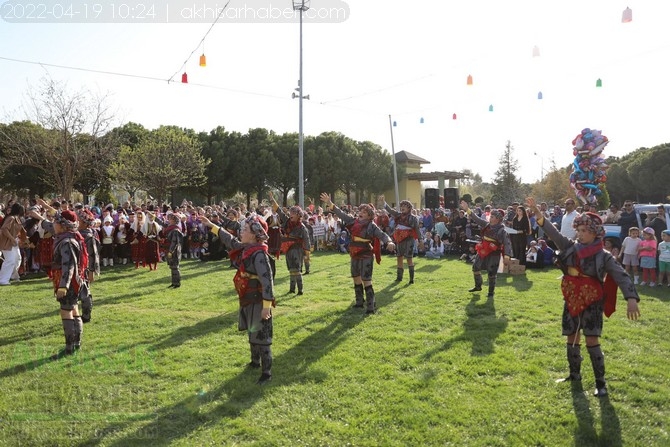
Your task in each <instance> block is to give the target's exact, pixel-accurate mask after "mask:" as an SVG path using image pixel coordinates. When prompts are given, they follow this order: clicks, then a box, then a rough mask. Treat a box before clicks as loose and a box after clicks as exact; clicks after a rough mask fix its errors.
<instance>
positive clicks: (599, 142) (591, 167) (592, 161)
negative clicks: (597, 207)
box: [570, 127, 609, 205]
mask: <svg viewBox="0 0 670 447" xmlns="http://www.w3.org/2000/svg"><path fill="white" fill-rule="evenodd" d="M607 143H609V140H608V139H607V137H606V136H605V135H603V134H601V133H600V131H599V130H596V129H589V128H588V127H587V128H586V129H584V130H582V131H581V133H580V134H579V135H577V136H576V137H575V139H574V140H572V145H573V146H574V147H573V149H572V153H573V155H574V156H575V161H574V162H573V163H572V174H570V185H571V186H572V188H573V189H574V190H575V193H576V194H577V198H579V200H581V201H582V202H583V203H584V205H586V204H587V203H596V202H597V201H598V196H599V195H601V194H602V193H603V192H602V191H601V190H600V186H601V185H602V184H603V183H605V182H606V181H607V175H606V174H605V172H606V171H607V168H608V166H607V164H606V163H605V159H604V158H603V153H602V152H603V149H605V146H607Z"/></svg>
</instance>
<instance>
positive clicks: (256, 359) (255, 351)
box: [249, 343, 261, 368]
mask: <svg viewBox="0 0 670 447" xmlns="http://www.w3.org/2000/svg"><path fill="white" fill-rule="evenodd" d="M249 350H250V351H251V362H249V367H250V368H260V367H261V346H260V345H255V344H253V343H249Z"/></svg>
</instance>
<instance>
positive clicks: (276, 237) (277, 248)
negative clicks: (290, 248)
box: [265, 212, 281, 280]
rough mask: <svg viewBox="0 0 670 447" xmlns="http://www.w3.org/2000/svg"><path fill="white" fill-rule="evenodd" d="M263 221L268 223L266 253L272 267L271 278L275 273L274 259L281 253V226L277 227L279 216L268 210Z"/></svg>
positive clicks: (273, 277)
mask: <svg viewBox="0 0 670 447" xmlns="http://www.w3.org/2000/svg"><path fill="white" fill-rule="evenodd" d="M265 223H266V224H267V225H268V242H267V243H268V255H269V258H268V259H269V261H270V267H271V268H272V279H273V280H274V279H275V276H276V275H277V265H276V261H275V260H276V259H279V254H280V253H281V228H280V227H279V217H278V216H277V215H276V214H273V213H271V212H269V213H268V214H267V215H266V216H265Z"/></svg>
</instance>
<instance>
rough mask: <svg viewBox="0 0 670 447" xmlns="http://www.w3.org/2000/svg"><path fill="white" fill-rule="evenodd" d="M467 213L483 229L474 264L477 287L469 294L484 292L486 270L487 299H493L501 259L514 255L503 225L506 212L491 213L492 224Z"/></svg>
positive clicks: (473, 270)
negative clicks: (483, 274) (510, 254)
mask: <svg viewBox="0 0 670 447" xmlns="http://www.w3.org/2000/svg"><path fill="white" fill-rule="evenodd" d="M461 203H462V202H461ZM466 213H467V214H468V216H469V217H470V219H472V221H473V222H475V223H476V224H477V225H479V226H480V227H481V228H482V230H481V236H482V240H481V242H479V243H478V244H477V245H476V246H475V250H476V251H477V255H476V256H475V259H474V261H473V263H472V273H473V275H474V279H475V286H474V287H473V288H472V289H470V290H469V292H478V291H480V290H482V284H483V280H482V270H484V271H486V273H487V274H488V283H489V292H488V295H487V297H489V298H493V295H494V294H495V289H496V279H497V277H498V267H499V265H500V257H501V256H505V258H507V259H509V257H510V256H509V253H512V243H511V241H510V239H509V236H508V234H507V231H505V225H503V223H502V222H503V219H504V218H505V212H504V211H503V210H493V211H491V215H490V217H489V218H491V217H492V218H493V221H492V222H487V221H486V219H483V218H481V217H479V216H477V215H476V214H474V213H473V212H472V210H471V209H469V208H468V209H466Z"/></svg>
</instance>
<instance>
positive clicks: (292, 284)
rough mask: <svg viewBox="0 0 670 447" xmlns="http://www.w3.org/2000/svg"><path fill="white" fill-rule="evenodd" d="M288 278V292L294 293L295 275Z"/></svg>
mask: <svg viewBox="0 0 670 447" xmlns="http://www.w3.org/2000/svg"><path fill="white" fill-rule="evenodd" d="M290 280H291V283H290V284H291V285H290V286H289V289H288V293H295V275H291V277H290Z"/></svg>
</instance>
